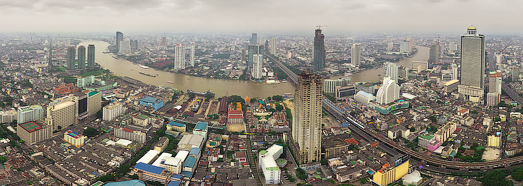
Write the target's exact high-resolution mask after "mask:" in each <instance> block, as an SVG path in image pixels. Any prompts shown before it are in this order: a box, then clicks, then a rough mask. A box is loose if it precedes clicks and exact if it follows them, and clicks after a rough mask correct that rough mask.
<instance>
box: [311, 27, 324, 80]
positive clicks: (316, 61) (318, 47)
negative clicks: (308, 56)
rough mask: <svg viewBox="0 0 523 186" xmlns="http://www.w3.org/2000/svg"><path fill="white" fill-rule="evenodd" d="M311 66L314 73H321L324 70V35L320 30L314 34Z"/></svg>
mask: <svg viewBox="0 0 523 186" xmlns="http://www.w3.org/2000/svg"><path fill="white" fill-rule="evenodd" d="M312 59H313V60H312V66H313V67H314V70H315V71H322V70H323V68H325V35H323V34H322V33H321V29H319V28H318V29H316V30H315V32H314V51H313V54H312Z"/></svg>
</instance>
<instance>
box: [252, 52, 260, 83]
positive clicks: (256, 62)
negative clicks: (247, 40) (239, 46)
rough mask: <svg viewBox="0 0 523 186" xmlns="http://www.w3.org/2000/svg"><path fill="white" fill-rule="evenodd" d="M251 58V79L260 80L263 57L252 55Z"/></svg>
mask: <svg viewBox="0 0 523 186" xmlns="http://www.w3.org/2000/svg"><path fill="white" fill-rule="evenodd" d="M252 58H253V64H252V65H253V67H252V77H253V78H254V79H261V78H262V69H263V55H262V54H254V55H253V56H252Z"/></svg>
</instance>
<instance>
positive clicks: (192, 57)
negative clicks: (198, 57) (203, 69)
mask: <svg viewBox="0 0 523 186" xmlns="http://www.w3.org/2000/svg"><path fill="white" fill-rule="evenodd" d="M194 50H195V46H194V43H191V67H194V64H195V63H196V62H195V61H194Z"/></svg>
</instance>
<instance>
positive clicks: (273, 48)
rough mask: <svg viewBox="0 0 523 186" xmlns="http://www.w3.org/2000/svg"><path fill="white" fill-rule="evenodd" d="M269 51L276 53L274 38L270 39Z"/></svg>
mask: <svg viewBox="0 0 523 186" xmlns="http://www.w3.org/2000/svg"><path fill="white" fill-rule="evenodd" d="M270 52H271V54H272V55H276V38H272V39H271V49H270Z"/></svg>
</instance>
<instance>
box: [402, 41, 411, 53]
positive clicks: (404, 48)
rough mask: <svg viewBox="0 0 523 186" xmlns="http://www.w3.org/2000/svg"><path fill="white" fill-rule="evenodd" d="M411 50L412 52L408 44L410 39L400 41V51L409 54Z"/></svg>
mask: <svg viewBox="0 0 523 186" xmlns="http://www.w3.org/2000/svg"><path fill="white" fill-rule="evenodd" d="M411 52H412V46H411V44H410V41H408V40H404V41H400V53H402V54H409V53H411Z"/></svg>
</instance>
